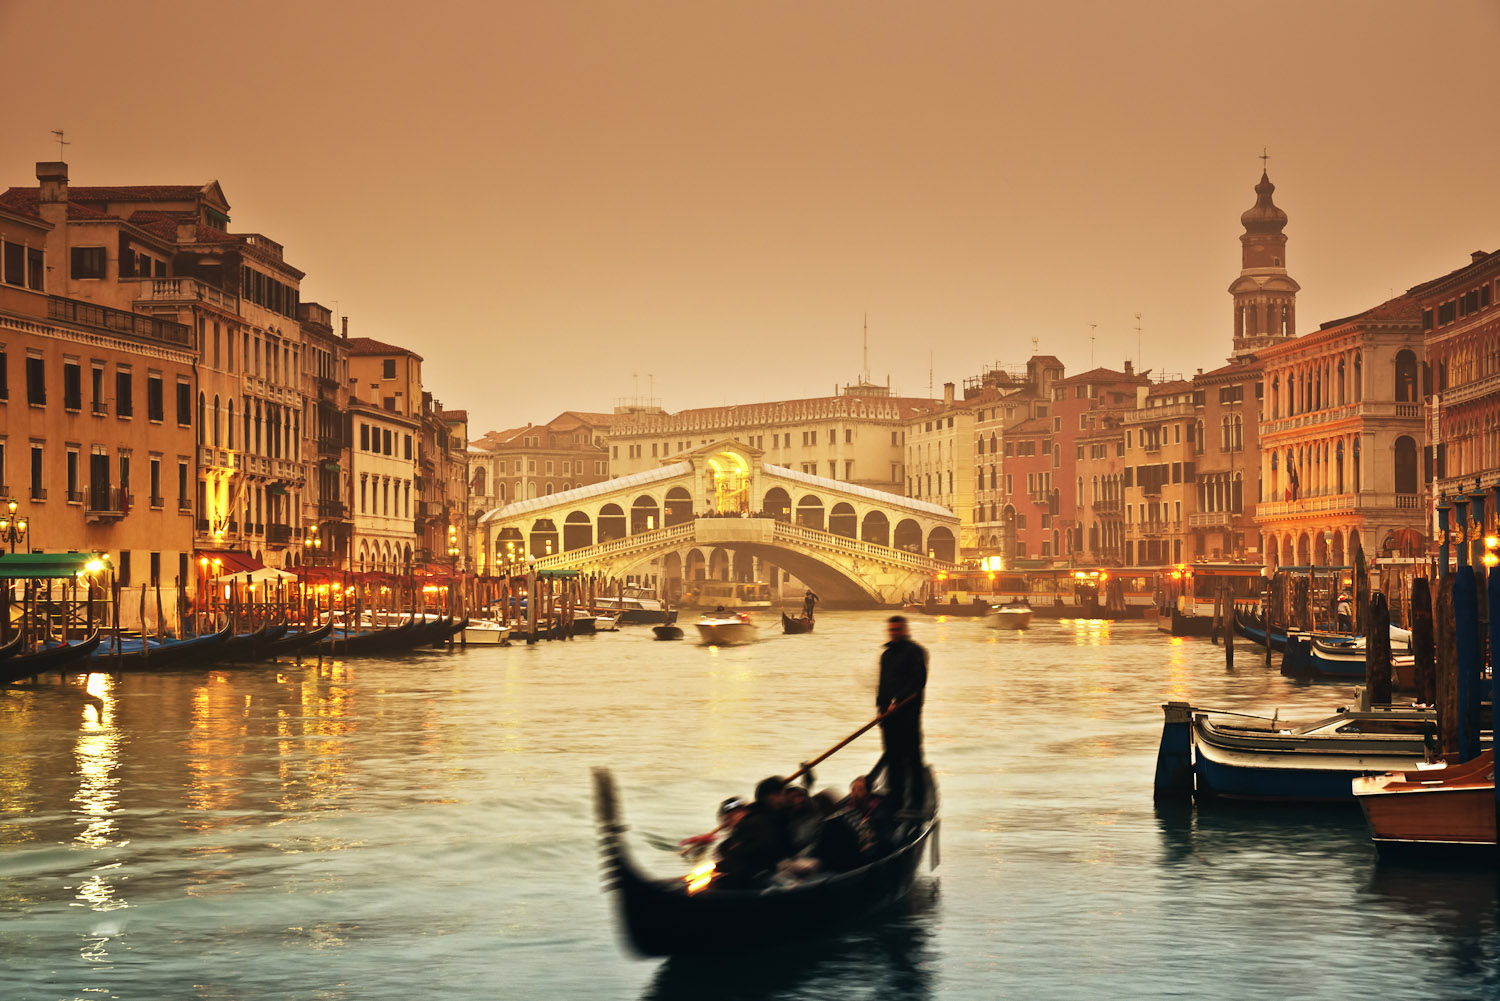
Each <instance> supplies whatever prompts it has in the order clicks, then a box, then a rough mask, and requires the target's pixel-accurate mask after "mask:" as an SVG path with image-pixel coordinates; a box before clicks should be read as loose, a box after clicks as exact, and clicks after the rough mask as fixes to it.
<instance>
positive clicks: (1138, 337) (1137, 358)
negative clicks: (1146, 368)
mask: <svg viewBox="0 0 1500 1001" xmlns="http://www.w3.org/2000/svg"><path fill="white" fill-rule="evenodd" d="M1135 367H1136V370H1137V371H1140V370H1141V314H1139V313H1137V314H1135Z"/></svg>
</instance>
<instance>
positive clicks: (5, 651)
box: [0, 631, 21, 660]
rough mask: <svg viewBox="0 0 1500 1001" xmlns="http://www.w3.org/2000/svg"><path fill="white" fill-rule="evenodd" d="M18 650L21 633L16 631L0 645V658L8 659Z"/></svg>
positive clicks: (19, 649) (19, 650)
mask: <svg viewBox="0 0 1500 1001" xmlns="http://www.w3.org/2000/svg"><path fill="white" fill-rule="evenodd" d="M20 652H21V633H20V632H19V631H17V632H16V634H15V635H14V636H12V637H11V638H10V642H8V643H6V644H5V645H3V646H0V660H8V659H10V658H11V657H14V656H15V655H16V654H18V653H20Z"/></svg>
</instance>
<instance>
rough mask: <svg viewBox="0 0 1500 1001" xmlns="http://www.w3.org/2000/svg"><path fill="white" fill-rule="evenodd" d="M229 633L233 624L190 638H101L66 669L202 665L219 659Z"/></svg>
mask: <svg viewBox="0 0 1500 1001" xmlns="http://www.w3.org/2000/svg"><path fill="white" fill-rule="evenodd" d="M228 637H229V627H228V626H225V627H224V628H223V629H220V630H219V631H218V632H214V633H205V634H203V635H202V636H194V637H192V638H190V639H181V640H151V639H143V638H142V637H140V636H133V637H127V638H124V639H121V640H120V642H119V644H118V646H113V645H110V644H108V643H106V642H104V641H103V640H101V641H100V644H99V646H98V648H97V649H95V650H94V652H93V654H91V655H90V656H89V658H88V660H87V662H85V663H75V664H73V665H71V666H69V667H68V668H66V669H65V671H66V673H70V674H73V673H77V674H85V673H88V672H90V671H102V672H104V673H114V672H118V671H167V670H172V669H175V668H178V667H181V666H183V665H187V666H189V667H199V666H203V665H207V664H210V663H212V662H213V661H215V660H217V659H218V655H219V651H220V649H221V648H222V647H223V644H224V641H225V639H227V638H228Z"/></svg>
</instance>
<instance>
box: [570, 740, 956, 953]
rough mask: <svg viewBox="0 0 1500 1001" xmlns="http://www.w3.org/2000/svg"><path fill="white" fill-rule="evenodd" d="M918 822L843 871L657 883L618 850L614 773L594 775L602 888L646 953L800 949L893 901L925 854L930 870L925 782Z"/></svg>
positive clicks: (706, 874)
mask: <svg viewBox="0 0 1500 1001" xmlns="http://www.w3.org/2000/svg"><path fill="white" fill-rule="evenodd" d="M927 788H928V790H929V796H928V799H927V808H926V809H925V810H924V811H922V816H920V817H916V818H912V819H910V820H907V821H904V822H903V824H902V826H901V827H900V828H899V829H898V834H897V835H896V836H895V837H894V838H893V839H892V842H893V847H892V848H891V850H890V851H889V852H888V853H887V854H885V855H884V856H882V857H880V858H878V859H876V860H875V861H873V862H870V863H868V864H866V865H863V866H860V867H859V868H857V869H851V870H848V871H844V872H824V873H815V874H813V875H810V876H807V877H804V878H801V879H798V880H796V881H795V882H788V883H786V884H784V885H783V884H775V885H772V886H769V887H766V888H764V889H724V888H721V887H717V886H715V885H714V880H713V873H712V870H711V869H710V870H708V871H704V870H703V869H698V870H695V871H694V872H693V873H691V874H689V875H687V876H678V877H675V878H665V879H662V878H656V877H652V876H649V875H647V874H646V873H644V872H642V871H641V870H640V869H639V868H638V867H637V866H636V864H635V862H634V860H633V859H632V858H631V856H630V852H629V850H628V848H627V846H626V844H625V831H626V830H627V828H626V825H625V823H624V821H623V819H622V815H621V812H620V806H619V801H618V798H617V795H616V792H615V782H614V778H613V776H611V774H610V773H609V771H607V770H605V769H595V770H594V808H595V816H596V819H597V821H598V825H599V846H600V850H601V852H602V853H603V857H604V878H605V888H606V889H608V890H611V891H613V892H614V893H615V894H616V895H617V899H618V903H619V911H620V919H621V923H622V926H623V929H622V930H623V931H624V934H625V937H626V938H627V939H628V940H629V942H630V944H631V946H632V947H633V948H634V949H635V950H636V951H637V952H640V953H642V954H643V955H647V956H674V955H685V954H694V953H712V952H726V951H739V950H743V949H751V948H758V947H763V946H770V945H776V944H780V943H784V942H800V941H806V940H808V939H812V938H815V937H818V936H822V935H826V934H828V933H829V932H830V931H835V930H837V929H838V928H839V927H840V926H845V925H848V924H850V923H852V922H856V921H858V920H860V919H862V918H868V917H872V916H874V915H877V914H879V913H881V912H883V911H886V910H888V909H890V908H892V907H893V906H895V905H898V904H900V903H901V902H902V901H903V900H904V899H905V898H906V896H907V894H908V893H910V891H911V888H912V884H913V883H914V882H915V880H916V876H917V869H918V866H919V865H920V863H921V861H922V857H923V854H924V853H926V852H928V851H929V850H930V852H931V854H930V856H929V858H930V860H931V867H932V868H937V864H938V857H937V856H938V853H937V835H938V811H937V786H936V784H935V783H934V782H933V780H932V775H931V771H930V770H929V772H928V776H927Z"/></svg>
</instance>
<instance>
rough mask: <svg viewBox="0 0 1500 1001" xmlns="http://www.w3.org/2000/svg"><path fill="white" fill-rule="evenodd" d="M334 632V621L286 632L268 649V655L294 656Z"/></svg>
mask: <svg viewBox="0 0 1500 1001" xmlns="http://www.w3.org/2000/svg"><path fill="white" fill-rule="evenodd" d="M332 632H333V621H332V620H329V621H328V622H325V623H323V624H322V625H321V626H318V627H316V628H314V629H301V630H298V631H297V632H295V633H286V634H285V635H283V636H282V637H280V638H279V639H277V640H276V641H275V642H274V643H272V644H271V647H270V649H269V650H268V651H267V653H266V656H267V657H272V658H274V657H294V656H297V655H299V654H301V652H302V651H303V650H306V649H308V648H309V647H312V646H316V645H317V644H319V643H321V642H323V640H325V639H327V638H328V636H329V634H330V633H332Z"/></svg>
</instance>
